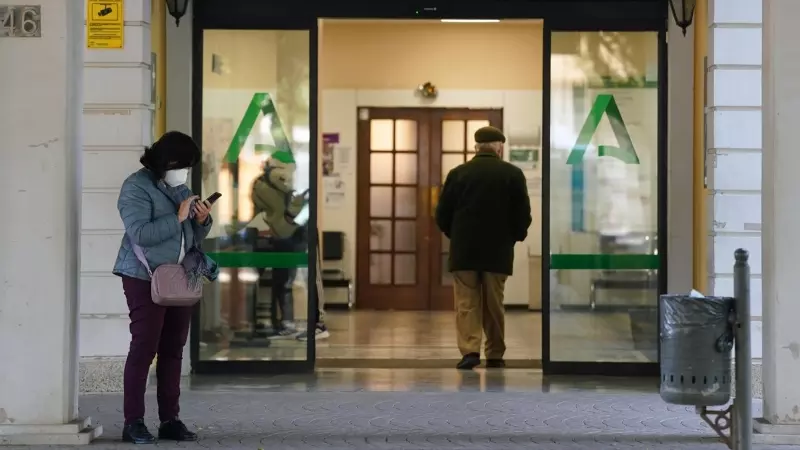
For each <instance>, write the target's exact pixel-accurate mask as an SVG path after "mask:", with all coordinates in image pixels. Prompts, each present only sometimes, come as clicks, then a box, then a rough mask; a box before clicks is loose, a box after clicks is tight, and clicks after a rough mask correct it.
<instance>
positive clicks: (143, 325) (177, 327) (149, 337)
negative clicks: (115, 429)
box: [122, 277, 192, 424]
mask: <svg viewBox="0 0 800 450" xmlns="http://www.w3.org/2000/svg"><path fill="white" fill-rule="evenodd" d="M122 288H123V290H124V291H125V298H126V299H127V301H128V310H129V311H130V318H131V326H130V328H131V347H130V350H129V351H128V359H127V361H125V378H124V389H125V394H124V406H123V410H124V414H125V423H126V424H128V423H131V422H133V421H136V420H138V419H143V418H144V413H145V406H144V393H145V390H146V389H147V374H148V372H149V370H150V365H151V364H152V363H153V357H154V356H155V355H156V354H158V361H157V365H156V378H157V380H158V390H157V394H156V396H157V399H158V417H159V419H160V420H161V421H162V422H163V421H166V420H170V419H174V418H176V417H178V412H179V411H180V408H179V406H178V400H179V398H180V395H181V388H180V384H181V361H182V360H183V346H184V345H185V344H186V338H187V337H188V336H189V325H190V323H191V319H192V308H191V307H165V306H159V305H156V304H155V303H153V300H152V298H151V297H150V282H149V281H145V280H139V279H137V278H130V277H122Z"/></svg>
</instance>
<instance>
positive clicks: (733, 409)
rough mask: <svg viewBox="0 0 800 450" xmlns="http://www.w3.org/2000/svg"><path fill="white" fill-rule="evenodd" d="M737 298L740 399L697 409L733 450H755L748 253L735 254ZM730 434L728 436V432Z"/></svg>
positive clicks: (734, 286)
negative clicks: (722, 404)
mask: <svg viewBox="0 0 800 450" xmlns="http://www.w3.org/2000/svg"><path fill="white" fill-rule="evenodd" d="M733 255H734V258H735V259H736V262H735V263H734V265H733V296H734V298H735V300H736V312H735V317H732V318H731V320H732V321H733V325H734V334H735V342H736V359H735V362H734V364H735V372H734V373H735V374H736V375H735V376H736V398H734V400H733V405H731V406H729V407H727V408H725V409H724V410H714V409H710V408H708V407H705V406H698V407H697V408H696V410H697V413H698V414H700V417H701V418H702V419H703V420H704V421H705V422H706V423H708V425H709V426H710V427H711V429H713V430H714V431H715V432H716V433H717V434H718V435H719V436H720V437H721V438H722V439H723V440H724V441H725V444H726V445H727V446H728V447H729V448H731V449H733V450H751V449H752V447H753V392H752V383H751V380H750V376H751V371H752V370H753V369H752V366H753V361H752V356H751V355H750V264H748V262H747V260H748V258H749V255H748V253H747V250H744V249H741V248H740V249H738V250H736V251H735V252H734V254H733ZM726 431H728V432H729V433H730V434H729V435H727V436H726V434H725V432H726Z"/></svg>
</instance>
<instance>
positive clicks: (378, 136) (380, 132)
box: [369, 119, 394, 151]
mask: <svg viewBox="0 0 800 450" xmlns="http://www.w3.org/2000/svg"><path fill="white" fill-rule="evenodd" d="M369 135H370V143H369V147H370V150H373V151H375V150H392V149H394V121H393V120H392V119H374V120H371V121H370V123H369Z"/></svg>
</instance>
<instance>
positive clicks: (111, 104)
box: [62, 0, 164, 392]
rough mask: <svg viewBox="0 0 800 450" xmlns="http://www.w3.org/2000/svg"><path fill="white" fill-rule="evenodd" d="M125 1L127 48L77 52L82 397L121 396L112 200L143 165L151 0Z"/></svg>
mask: <svg viewBox="0 0 800 450" xmlns="http://www.w3.org/2000/svg"><path fill="white" fill-rule="evenodd" d="M62 1H66V2H70V3H71V2H84V1H85V0H62ZM160 1H163V0H160ZM124 4H125V14H124V20H125V40H124V48H122V49H85V50H84V52H82V53H81V60H82V61H83V63H84V98H83V102H84V103H83V120H84V126H83V138H84V142H83V158H84V163H83V167H84V168H85V170H84V172H83V192H82V198H83V211H82V214H83V223H82V228H81V242H82V248H83V250H84V252H83V255H82V256H83V258H82V261H81V273H80V279H81V311H80V313H81V315H80V323H81V326H80V329H81V334H80V349H81V354H80V356H81V365H80V374H81V380H80V381H81V389H82V390H83V391H84V392H119V391H122V384H123V367H124V365H125V358H126V355H127V354H128V347H129V346H130V332H129V330H128V326H129V324H130V320H129V318H128V305H127V303H126V301H125V296H124V294H123V292H122V282H121V281H120V279H119V277H117V276H115V275H113V274H112V273H111V269H112V268H113V266H114V260H115V258H116V257H117V252H118V251H119V244H120V242H121V240H122V236H123V234H124V233H125V230H124V227H123V226H122V220H121V219H120V217H119V212H118V211H117V198H118V197H119V189H120V187H121V186H122V182H123V181H125V178H126V177H127V176H128V175H130V174H131V173H133V172H134V171H136V170H138V169H139V168H140V167H141V165H140V164H139V157H140V156H141V155H142V152H143V150H144V148H145V146H147V145H150V144H151V143H152V132H153V108H154V106H153V99H152V82H153V77H152V76H153V74H152V71H151V69H152V68H151V49H152V46H151V40H150V16H151V14H150V5H151V0H125V2H124ZM160 70H164V68H160Z"/></svg>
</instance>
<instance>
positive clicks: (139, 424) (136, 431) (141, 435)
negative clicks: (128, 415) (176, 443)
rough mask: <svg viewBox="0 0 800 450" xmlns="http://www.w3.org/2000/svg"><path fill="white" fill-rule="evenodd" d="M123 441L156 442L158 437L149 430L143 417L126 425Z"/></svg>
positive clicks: (137, 442) (123, 431) (123, 430)
mask: <svg viewBox="0 0 800 450" xmlns="http://www.w3.org/2000/svg"><path fill="white" fill-rule="evenodd" d="M122 441H123V442H132V443H134V444H155V443H156V438H155V436H153V435H152V434H150V431H148V430H147V425H145V424H144V420H143V419H139V420H136V421H134V422H131V423H129V424H127V425H125V428H123V429H122Z"/></svg>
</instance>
